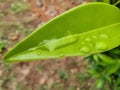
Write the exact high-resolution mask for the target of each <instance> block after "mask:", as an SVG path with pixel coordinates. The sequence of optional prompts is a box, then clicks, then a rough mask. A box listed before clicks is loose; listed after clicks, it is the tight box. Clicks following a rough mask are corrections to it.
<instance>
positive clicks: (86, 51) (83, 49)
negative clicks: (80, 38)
mask: <svg viewBox="0 0 120 90" xmlns="http://www.w3.org/2000/svg"><path fill="white" fill-rule="evenodd" d="M80 51H81V52H83V53H89V52H90V48H89V47H85V46H84V47H82V48H81V49H80Z"/></svg>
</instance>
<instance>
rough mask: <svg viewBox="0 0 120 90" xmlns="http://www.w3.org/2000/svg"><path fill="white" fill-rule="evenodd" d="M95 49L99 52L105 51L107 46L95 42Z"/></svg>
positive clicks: (101, 42)
mask: <svg viewBox="0 0 120 90" xmlns="http://www.w3.org/2000/svg"><path fill="white" fill-rule="evenodd" d="M95 48H96V49H99V50H105V49H107V44H106V43H105V42H103V41H100V42H96V43H95Z"/></svg>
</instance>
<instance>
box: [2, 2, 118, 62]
mask: <svg viewBox="0 0 120 90" xmlns="http://www.w3.org/2000/svg"><path fill="white" fill-rule="evenodd" d="M119 33H120V10H119V9H118V8H117V7H115V6H112V5H109V4H105V3H97V2H96V3H89V4H85V5H80V6H78V7H76V8H73V9H71V10H69V11H67V12H65V13H63V14H62V15H60V16H58V17H56V18H54V19H52V20H51V21H49V22H48V23H46V24H45V25H43V26H42V27H40V28H38V29H37V30H36V31H34V32H33V33H31V34H30V35H29V36H28V37H26V38H25V39H24V40H22V41H21V42H20V43H18V44H17V45H16V46H15V47H14V48H13V49H12V50H10V51H9V52H8V53H7V54H6V55H5V56H4V59H5V61H7V62H15V61H30V60H35V59H49V58H58V57H67V56H78V55H81V56H86V55H90V54H94V53H100V52H104V51H107V50H110V49H112V48H115V47H117V46H119V44H120V40H119V38H120V34H119Z"/></svg>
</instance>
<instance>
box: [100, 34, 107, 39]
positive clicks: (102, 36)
mask: <svg viewBox="0 0 120 90" xmlns="http://www.w3.org/2000/svg"><path fill="white" fill-rule="evenodd" d="M100 37H101V38H103V39H108V35H106V34H101V35H100Z"/></svg>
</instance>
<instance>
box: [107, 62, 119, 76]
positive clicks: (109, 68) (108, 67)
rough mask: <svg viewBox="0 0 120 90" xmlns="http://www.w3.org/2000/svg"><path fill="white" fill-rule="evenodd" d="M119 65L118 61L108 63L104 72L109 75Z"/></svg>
mask: <svg viewBox="0 0 120 90" xmlns="http://www.w3.org/2000/svg"><path fill="white" fill-rule="evenodd" d="M119 67H120V65H119V63H116V64H112V65H108V66H107V69H106V72H107V74H108V75H111V74H113V73H115V72H116V71H117V70H118V69H119Z"/></svg>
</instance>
